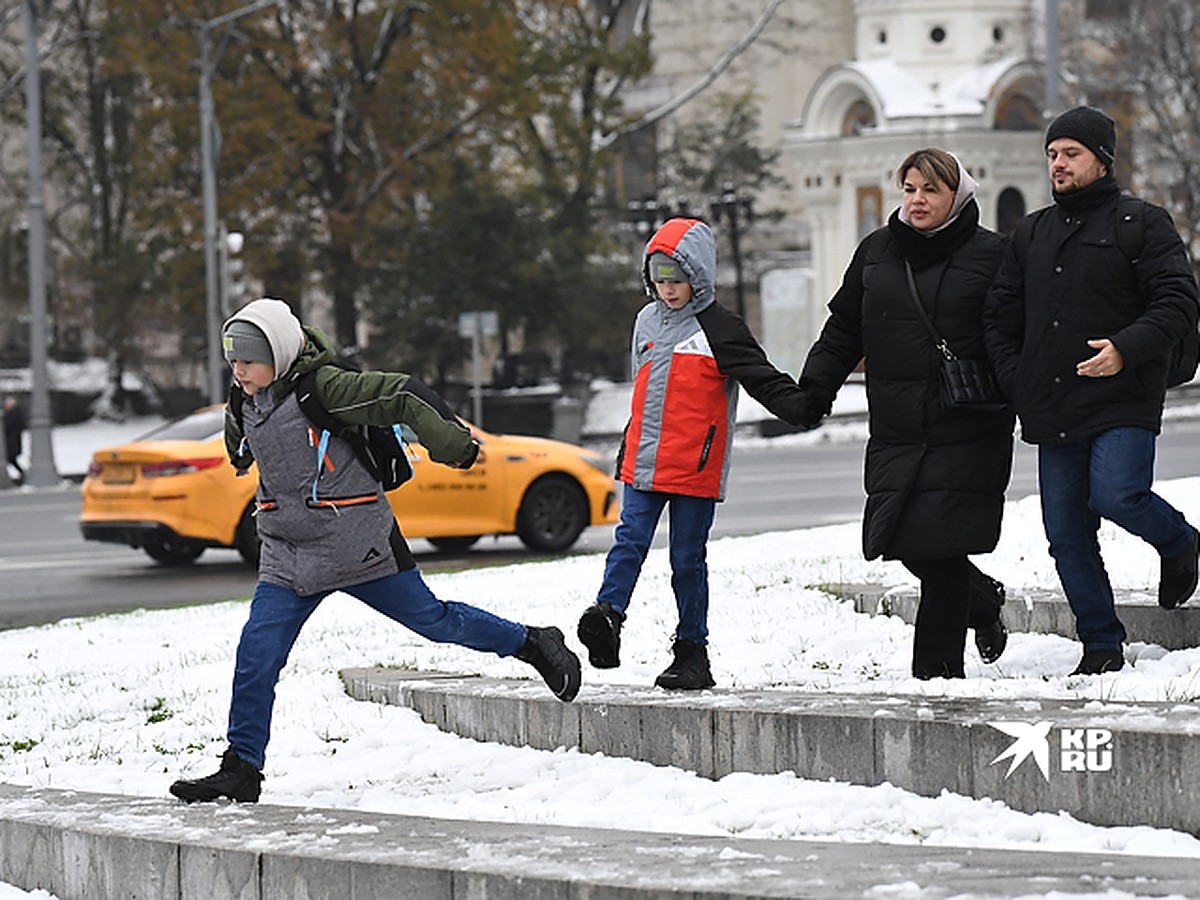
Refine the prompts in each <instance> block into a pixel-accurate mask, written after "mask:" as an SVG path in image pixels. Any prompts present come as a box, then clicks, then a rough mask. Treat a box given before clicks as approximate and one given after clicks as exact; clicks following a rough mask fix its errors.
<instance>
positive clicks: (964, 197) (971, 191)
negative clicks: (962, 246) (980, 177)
mask: <svg viewBox="0 0 1200 900" xmlns="http://www.w3.org/2000/svg"><path fill="white" fill-rule="evenodd" d="M950 156H951V158H952V159H953V160H954V162H955V163H957V165H958V190H957V191H955V193H954V202H953V203H951V204H950V215H948V216H946V221H945V222H943V223H942V224H941V225H939V226H938V227H937V228H930V229H929V230H928V231H921V230H919V229H917V228H913V231H916V232H917V233H918V234H923V235H925V236H926V237H928V236H930V235H932V234H937V233H938V232H939V231H941V230H942V229H944V228H949V227H950V226H951V225H952V224H953V222H954V220H955V219H957V218H958V215H959V213H961V212H962V211H963V207H964V206H966V205H967V201H969V200H970V199H971V198H973V197H974V196H975V190H976V188H978V187H979V182H978V181H976V180H975V179H974V178H972V177H971V174H970V173H969V172H968V171H967V169H966V167H965V166H964V165H963V164H962V161H961V160H959V158H958V157H957V156H955V155H954V154H953V153H951V154H950ZM900 221H901V222H903V223H904V224H905V225H908V226H909V227H911V226H912V222H910V221H909V219H908V214H907V213H906V212H905V211H904V206H903V204H902V205H901V206H900Z"/></svg>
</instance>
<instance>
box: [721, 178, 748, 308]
mask: <svg viewBox="0 0 1200 900" xmlns="http://www.w3.org/2000/svg"><path fill="white" fill-rule="evenodd" d="M710 208H711V209H712V217H713V221H714V222H720V221H721V220H722V219H726V220H728V222H729V248H730V250H732V251H733V277H734V292H735V297H736V298H737V312H738V315H739V316H741V317H742V318H743V319H744V318H746V297H745V289H744V287H743V283H742V240H741V238H742V226H743V225H744V224H747V223H749V222H750V221H751V220H752V219H753V218H754V208H753V201H752V200H751V198H750V197H748V196H745V195H740V194H738V192H737V189H736V188H735V187H734V184H733V182H731V181H727V182H725V184H724V185H722V188H721V194H720V196H718V197H714V198H713V200H712V203H711V204H710Z"/></svg>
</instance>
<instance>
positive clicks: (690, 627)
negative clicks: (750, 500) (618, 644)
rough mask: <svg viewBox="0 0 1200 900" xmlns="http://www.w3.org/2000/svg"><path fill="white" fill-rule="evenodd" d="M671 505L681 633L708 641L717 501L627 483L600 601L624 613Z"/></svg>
mask: <svg viewBox="0 0 1200 900" xmlns="http://www.w3.org/2000/svg"><path fill="white" fill-rule="evenodd" d="M666 506H670V507H671V513H670V516H671V518H670V529H671V531H670V548H671V549H670V553H671V589H672V590H673V591H674V592H675V606H676V607H677V608H678V610H679V626H678V628H676V630H675V637H677V638H679V639H680V640H685V641H691V642H692V643H695V644H705V643H707V642H708V532H709V531H710V530H711V529H712V523H713V516H714V514H715V513H716V509H717V501H716V500H714V499H712V498H711V497H685V496H684V495H682V494H661V493H657V492H654V491H639V490H637V489H636V488H633V487H630V486H629V485H625V491H624V493H623V494H622V496H621V521H620V523H619V524H618V525H617V530H616V533H615V534H614V537H613V545H612V547H611V549H609V551H608V557H607V559H605V562H604V583H603V584H602V585H601V586H600V594H599V595H598V596H597V597H596V602H597V603H607V604H608V605H609V606H611V607H612V608H613V609H615V610H616V611H617V612H619V613H620V614H621V615H622V616H623V615H625V610H626V609H628V607H629V598H630V597H631V596H633V587H634V585H635V584H637V580H638V575H640V574H641V571H642V563H644V562H645V561H646V554H647V553H649V552H650V543H651V542H652V541H653V540H654V529H655V528H657V527H658V520H659V518H660V517H661V516H662V511H663V507H666Z"/></svg>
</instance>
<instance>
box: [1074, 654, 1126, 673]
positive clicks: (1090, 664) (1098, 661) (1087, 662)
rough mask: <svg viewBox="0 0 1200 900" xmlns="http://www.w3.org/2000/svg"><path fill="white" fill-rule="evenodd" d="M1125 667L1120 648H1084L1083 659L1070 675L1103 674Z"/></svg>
mask: <svg viewBox="0 0 1200 900" xmlns="http://www.w3.org/2000/svg"><path fill="white" fill-rule="evenodd" d="M1123 668H1125V654H1124V653H1122V652H1121V651H1120V650H1084V651H1083V659H1081V660H1080V661H1079V665H1077V666H1076V667H1075V671H1074V672H1072V673H1071V674H1072V675H1103V674H1104V673H1105V672H1119V671H1121V669H1123Z"/></svg>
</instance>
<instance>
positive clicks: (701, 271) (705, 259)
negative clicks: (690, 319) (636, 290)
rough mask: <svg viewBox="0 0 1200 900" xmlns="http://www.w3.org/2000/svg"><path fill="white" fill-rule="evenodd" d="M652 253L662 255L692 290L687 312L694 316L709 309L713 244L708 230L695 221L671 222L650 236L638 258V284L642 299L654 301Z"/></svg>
mask: <svg viewBox="0 0 1200 900" xmlns="http://www.w3.org/2000/svg"><path fill="white" fill-rule="evenodd" d="M654 253H665V254H666V255H667V256H669V257H671V258H672V259H673V260H675V261H676V262H677V263H679V266H680V268H681V269H683V274H684V275H685V276H687V280H688V283H689V284H691V286H692V299H691V302H690V303H689V304H688V307H687V308H688V309H690V310H691V311H692V312H693V313H697V312H700V311H701V310H702V309H705V308H707V307H708V306H711V305H712V303H713V301H714V300H716V296H717V295H716V282H717V242H716V238H715V237H714V236H713V232H712V229H711V228H709V227H708V226H707V225H706V224H705V223H703V222H701V221H700V220H699V219H671V220H669V221H668V222H667V223H666V224H665V225H663V226H662V227H661V228H660V229H658V231H656V232H654V236H653V237H651V238H650V241H649V243H647V244H646V251H645V253H644V254H642V283H643V284H644V285H645V287H646V295H647V296H648V297H650V299H652V300H657V299H659V297H658V292H657V291H656V290H654V283H653V282H652V281H651V280H650V268H649V262H650V256H651V254H654Z"/></svg>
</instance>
